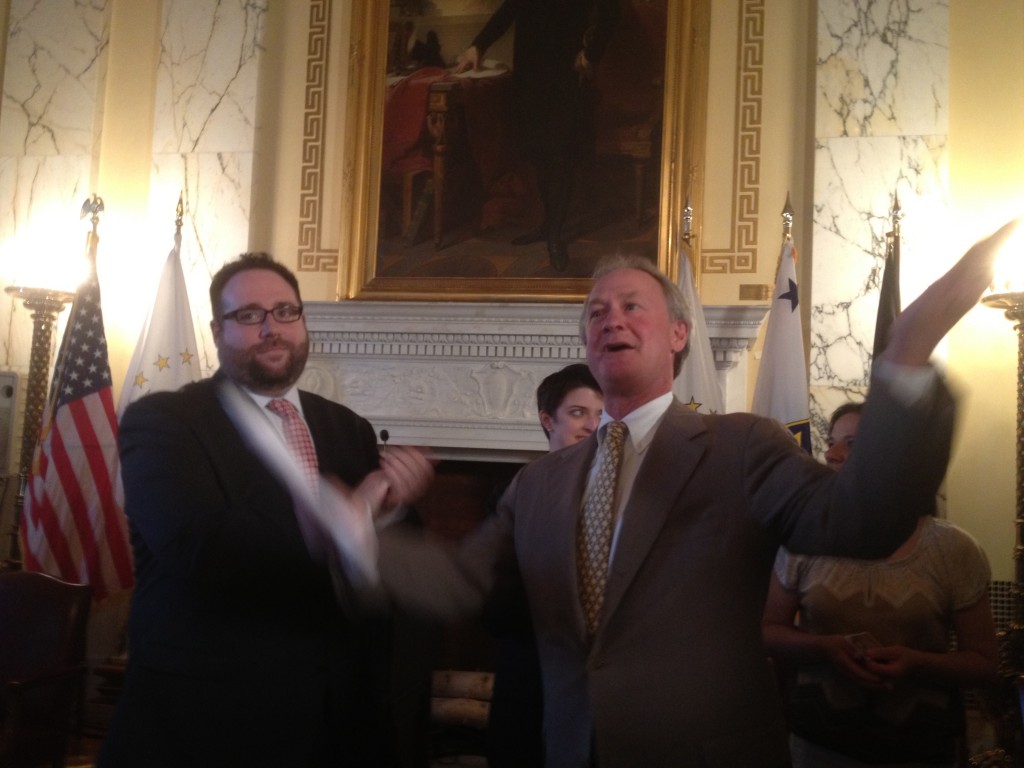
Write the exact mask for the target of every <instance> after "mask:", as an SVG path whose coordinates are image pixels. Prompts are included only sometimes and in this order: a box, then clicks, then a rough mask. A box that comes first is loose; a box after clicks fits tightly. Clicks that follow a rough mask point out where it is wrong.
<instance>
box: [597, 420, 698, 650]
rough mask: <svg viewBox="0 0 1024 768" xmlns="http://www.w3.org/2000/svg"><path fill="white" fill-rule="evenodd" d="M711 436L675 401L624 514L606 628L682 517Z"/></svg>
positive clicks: (610, 580) (610, 579) (611, 577)
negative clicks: (671, 524)
mask: <svg viewBox="0 0 1024 768" xmlns="http://www.w3.org/2000/svg"><path fill="white" fill-rule="evenodd" d="M705 436H706V429H705V427H704V421H703V420H702V419H701V418H699V417H697V416H695V415H694V414H693V413H691V412H690V411H689V410H688V409H687V408H686V406H684V405H682V404H681V403H680V402H679V401H678V400H674V401H673V402H672V405H671V406H669V409H668V411H667V412H666V413H665V417H664V418H663V419H662V421H661V424H659V425H658V427H657V431H656V432H655V435H654V439H653V440H652V441H651V444H650V445H649V446H648V448H647V455H646V456H645V457H644V459H643V464H641V466H640V471H639V472H638V473H637V476H636V480H635V481H634V483H633V491H632V494H631V496H630V498H629V501H628V502H627V504H626V508H625V510H624V511H623V517H622V526H621V528H620V530H619V538H618V541H617V543H616V545H615V554H614V556H613V558H612V567H611V572H610V573H609V574H608V584H607V587H606V591H605V602H604V610H603V618H602V621H601V623H602V626H603V625H604V624H605V623H607V621H608V617H609V616H611V615H612V614H613V613H614V612H615V610H616V608H617V607H618V605H619V603H620V602H621V601H622V598H623V596H624V595H625V593H626V590H627V589H628V588H629V585H630V584H631V583H632V581H633V579H634V578H635V577H636V574H637V572H638V571H639V570H640V567H641V565H643V562H644V560H645V559H646V557H647V554H648V553H649V552H650V550H651V547H652V546H654V543H655V541H656V540H657V538H658V535H659V533H660V532H661V530H662V528H663V527H664V525H665V520H666V518H668V516H669V515H670V514H672V513H674V512H676V511H677V507H678V502H677V501H676V499H678V497H679V495H680V494H681V493H682V491H683V488H684V487H685V486H686V484H687V483H688V482H689V481H690V478H691V477H692V476H693V473H694V470H696V468H697V464H698V463H699V461H700V458H701V456H703V455H704V452H705V451H706V450H707V443H706V440H705V439H704V437H705ZM600 631H601V630H600V629H598V634H600Z"/></svg>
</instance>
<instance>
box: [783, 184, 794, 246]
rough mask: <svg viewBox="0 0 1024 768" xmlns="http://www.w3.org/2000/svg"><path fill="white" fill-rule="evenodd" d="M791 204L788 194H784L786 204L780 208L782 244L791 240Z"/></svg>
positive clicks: (792, 211)
mask: <svg viewBox="0 0 1024 768" xmlns="http://www.w3.org/2000/svg"><path fill="white" fill-rule="evenodd" d="M795 213H796V212H795V211H794V210H793V204H792V203H791V202H790V201H789V192H786V204H785V205H784V206H783V207H782V242H784V243H785V242H787V241H792V240H793V215H794V214H795ZM780 258H781V257H780Z"/></svg>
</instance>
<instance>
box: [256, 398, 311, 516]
mask: <svg viewBox="0 0 1024 768" xmlns="http://www.w3.org/2000/svg"><path fill="white" fill-rule="evenodd" d="M267 408H269V409H270V410H271V411H273V412H274V413H276V414H277V415H278V416H280V417H281V420H282V422H283V427H284V439H285V442H286V443H288V448H289V450H290V451H291V452H292V455H293V456H294V457H295V458H296V460H297V461H298V462H299V466H300V467H302V474H303V475H304V476H305V478H306V483H307V484H308V485H309V488H310V490H311V491H313V496H314V497H316V496H318V495H319V492H320V469H319V466H318V465H317V461H316V448H314V447H313V438H312V437H311V436H310V434H309V427H307V426H306V422H305V421H304V420H303V418H302V415H301V414H300V413H299V409H298V408H296V407H295V406H294V405H292V404H291V402H289V401H288V400H284V399H282V398H277V399H274V400H271V401H270V402H269V403H267Z"/></svg>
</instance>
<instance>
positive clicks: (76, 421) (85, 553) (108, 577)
mask: <svg viewBox="0 0 1024 768" xmlns="http://www.w3.org/2000/svg"><path fill="white" fill-rule="evenodd" d="M89 238H90V255H91V256H92V257H93V258H92V263H93V269H92V270H91V274H90V276H89V278H88V279H87V280H86V282H85V283H83V284H82V286H81V287H80V288H79V289H78V292H77V294H76V295H75V300H74V303H73V304H72V305H71V312H70V314H69V316H68V323H67V328H66V329H65V331H64V338H63V340H62V341H61V346H60V351H59V353H58V355H57V363H56V366H55V368H54V373H53V383H52V385H51V387H50V397H49V401H48V403H47V407H46V411H45V412H44V414H43V426H42V430H41V432H40V437H39V442H38V444H37V446H36V450H35V454H34V456H33V460H32V473H31V476H30V477H29V482H28V488H27V492H26V494H25V508H24V510H23V516H22V522H21V548H22V554H23V557H24V567H25V570H29V571H42V572H44V573H49V574H51V575H53V576H57V577H59V578H62V579H64V580H66V581H73V582H81V583H87V584H91V585H92V587H93V593H94V595H95V598H96V599H97V600H102V599H103V598H104V597H106V596H107V595H109V594H112V593H114V592H118V591H120V590H123V589H127V588H129V587H131V586H132V584H133V583H134V577H133V574H132V558H131V550H130V548H129V545H128V527H127V522H126V520H125V516H124V512H123V511H122V509H121V505H120V504H119V503H118V496H119V494H118V493H117V488H116V485H117V476H118V455H117V414H116V413H115V411H114V394H113V390H112V388H111V381H110V360H109V357H108V355H107V341H106V335H105V334H104V330H103V312H102V310H101V307H100V287H99V283H98V282H97V280H96V270H95V249H96V240H97V239H98V238H97V237H96V235H95V233H91V234H90V235H89Z"/></svg>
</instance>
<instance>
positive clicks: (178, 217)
mask: <svg viewBox="0 0 1024 768" xmlns="http://www.w3.org/2000/svg"><path fill="white" fill-rule="evenodd" d="M184 196H185V193H184V192H179V193H178V207H177V208H175V209H174V228H175V229H176V230H177V231H178V234H179V235H180V234H181V224H182V222H183V221H184V220H185V202H184Z"/></svg>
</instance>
